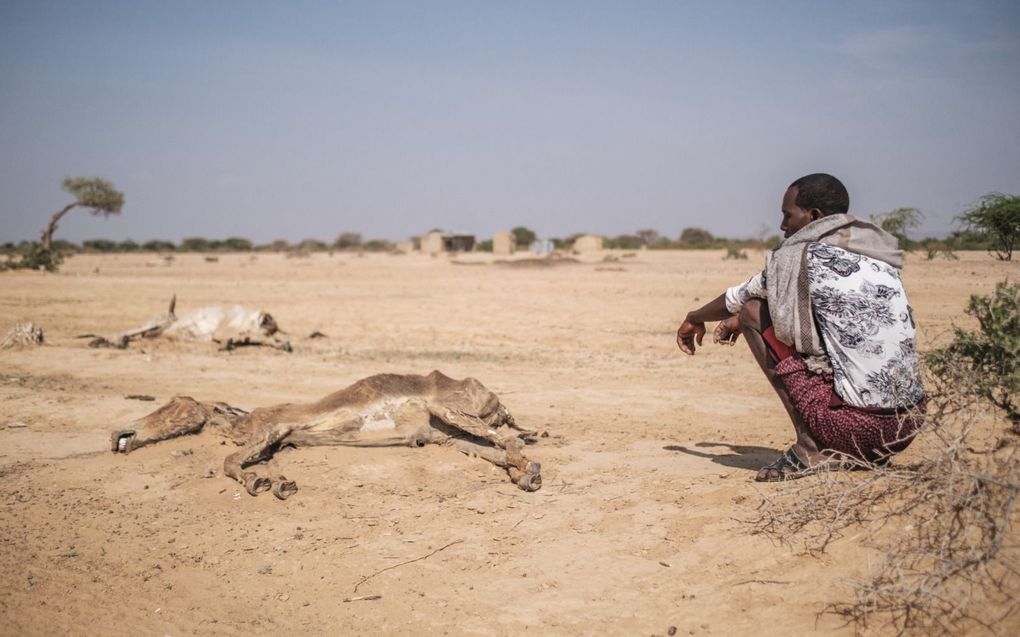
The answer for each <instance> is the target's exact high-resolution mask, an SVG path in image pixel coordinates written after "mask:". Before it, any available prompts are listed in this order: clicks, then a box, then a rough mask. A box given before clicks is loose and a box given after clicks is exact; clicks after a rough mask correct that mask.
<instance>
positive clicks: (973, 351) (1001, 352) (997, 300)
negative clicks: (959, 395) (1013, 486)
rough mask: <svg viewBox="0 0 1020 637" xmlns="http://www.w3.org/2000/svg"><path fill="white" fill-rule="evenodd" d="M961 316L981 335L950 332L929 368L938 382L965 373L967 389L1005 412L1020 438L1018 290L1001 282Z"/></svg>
mask: <svg viewBox="0 0 1020 637" xmlns="http://www.w3.org/2000/svg"><path fill="white" fill-rule="evenodd" d="M965 311H966V312H967V314H969V315H971V316H973V317H974V318H976V319H977V321H978V325H979V326H980V330H979V331H977V332H970V331H967V330H964V329H961V328H959V327H956V328H954V329H953V332H954V335H953V342H952V343H950V344H949V345H948V346H946V347H943V348H940V349H937V350H934V351H932V352H929V353H928V355H927V362H928V365H929V366H930V367H931V369H932V371H933V372H934V373H935V374H936V375H938V376H941V377H947V376H949V375H950V374H952V373H953V371H954V370H957V369H959V368H960V367H961V366H962V367H964V368H966V369H967V370H968V371H969V373H968V374H967V375H966V378H967V379H968V380H969V382H970V383H972V386H971V387H970V388H969V389H971V390H972V391H974V392H976V393H977V394H979V395H980V396H983V397H985V398H987V399H988V400H990V401H991V402H992V403H994V404H995V405H996V406H998V407H1000V408H1001V409H1003V410H1004V411H1005V412H1006V416H1007V417H1008V418H1009V419H1010V421H1011V422H1012V423H1013V431H1014V432H1015V433H1020V405H1018V404H1017V393H1018V392H1020V285H1018V284H1015V283H1014V284H1009V283H1008V282H1006V281H1002V282H999V283H997V284H996V285H995V291H994V292H993V293H992V295H991V296H978V295H973V296H971V297H970V302H969V303H968V304H967V309H966V310H965Z"/></svg>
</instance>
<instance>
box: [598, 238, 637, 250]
mask: <svg viewBox="0 0 1020 637" xmlns="http://www.w3.org/2000/svg"><path fill="white" fill-rule="evenodd" d="M605 243H608V244H609V245H607V246H606V247H607V248H618V249H620V250H637V249H638V248H640V247H641V246H643V245H646V243H645V242H644V240H642V239H641V238H640V237H637V236H635V235H632V234H621V235H617V236H615V237H613V238H612V239H609V240H607V241H606V242H605Z"/></svg>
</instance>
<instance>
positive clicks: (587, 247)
mask: <svg viewBox="0 0 1020 637" xmlns="http://www.w3.org/2000/svg"><path fill="white" fill-rule="evenodd" d="M601 249H602V237H598V236H595V235H593V234H585V235H581V236H580V237H578V238H577V239H576V240H575V241H574V250H575V251H577V252H595V251H597V250H601Z"/></svg>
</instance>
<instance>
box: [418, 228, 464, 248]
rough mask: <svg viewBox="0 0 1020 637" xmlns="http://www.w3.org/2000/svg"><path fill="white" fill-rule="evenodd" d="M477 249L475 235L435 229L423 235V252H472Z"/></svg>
mask: <svg viewBox="0 0 1020 637" xmlns="http://www.w3.org/2000/svg"><path fill="white" fill-rule="evenodd" d="M474 249H475V235H473V234H454V233H443V232H440V231H438V230H433V231H432V232H429V233H428V234H425V235H422V238H421V251H422V253H423V254H439V253H441V252H471V251H472V250H474Z"/></svg>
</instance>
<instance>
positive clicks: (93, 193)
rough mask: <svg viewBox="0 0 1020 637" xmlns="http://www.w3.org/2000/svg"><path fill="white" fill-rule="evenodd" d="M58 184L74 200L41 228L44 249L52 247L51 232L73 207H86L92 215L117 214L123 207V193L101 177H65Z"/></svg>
mask: <svg viewBox="0 0 1020 637" xmlns="http://www.w3.org/2000/svg"><path fill="white" fill-rule="evenodd" d="M60 185H61V187H62V188H63V189H64V190H66V191H67V192H68V193H70V194H71V196H73V197H74V201H72V202H71V203H69V204H67V205H66V206H64V207H63V208H61V209H60V211H59V212H57V213H56V214H55V215H53V217H52V218H51V219H50V222H49V224H48V225H47V226H46V228H45V229H44V230H43V232H42V238H41V243H42V250H44V251H49V250H50V249H51V248H52V247H53V233H54V232H56V231H57V224H58V223H60V220H61V219H62V218H63V217H64V215H66V214H67V213H68V212H70V211H71V210H73V209H74V208H78V207H82V208H88V211H89V212H90V213H91V214H93V215H103V216H104V217H109V216H110V215H119V214H120V211H121V209H122V208H123V207H124V194H123V193H121V192H119V191H117V190H116V189H115V188H114V187H113V184H112V183H110V182H109V181H107V180H105V179H102V178H101V177H67V178H66V179H64V181H63V182H62V183H61V184H60Z"/></svg>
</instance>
